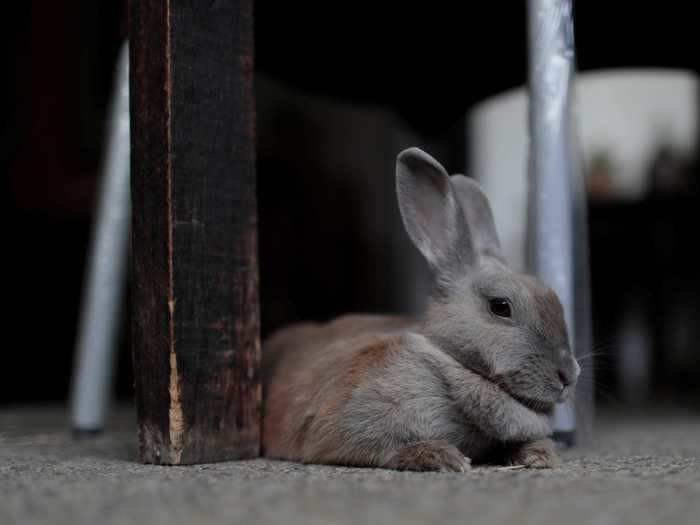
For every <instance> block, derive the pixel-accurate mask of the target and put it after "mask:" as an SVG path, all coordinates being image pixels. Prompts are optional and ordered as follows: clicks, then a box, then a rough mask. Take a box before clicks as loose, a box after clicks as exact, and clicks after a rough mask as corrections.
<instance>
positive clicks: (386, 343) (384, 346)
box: [348, 338, 396, 386]
mask: <svg viewBox="0 0 700 525" xmlns="http://www.w3.org/2000/svg"><path fill="white" fill-rule="evenodd" d="M395 343H396V340H395V339H393V338H377V339H376V340H374V341H371V342H370V343H369V344H368V345H367V346H366V347H364V348H363V349H362V350H360V351H359V352H358V353H357V354H356V355H355V356H354V357H353V358H352V360H351V362H350V370H349V374H348V383H349V384H350V385H351V386H355V385H357V384H358V383H359V382H360V381H362V379H363V378H364V377H365V376H366V375H367V372H368V371H369V370H377V369H378V368H381V367H382V366H383V365H384V364H385V363H386V362H387V360H388V358H389V357H390V356H391V355H392V353H393V352H392V347H394V346H395Z"/></svg>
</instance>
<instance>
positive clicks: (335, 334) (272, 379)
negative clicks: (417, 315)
mask: <svg viewBox="0 0 700 525" xmlns="http://www.w3.org/2000/svg"><path fill="white" fill-rule="evenodd" d="M414 324H415V321H414V320H413V319H410V318H406V317H397V316H380V315H346V316H343V317H339V318H337V319H334V320H332V321H330V322H328V323H302V324H297V325H292V326H290V327H287V328H284V329H282V330H280V331H279V332H277V333H275V334H273V335H272V336H271V337H270V338H268V339H267V340H266V341H265V342H264V344H263V360H264V366H263V370H264V388H265V394H264V395H265V409H264V410H265V416H264V422H263V450H264V453H265V455H266V456H268V457H275V458H284V459H289V460H297V461H307V462H308V461H313V460H314V458H316V457H324V459H325V461H326V462H328V459H329V457H332V456H333V451H334V450H336V449H337V450H340V449H341V448H342V445H343V443H342V439H343V437H342V436H341V435H340V433H339V432H340V428H339V425H338V421H337V420H336V418H337V417H338V416H339V414H340V412H341V410H342V408H343V406H344V404H345V403H346V402H347V401H348V399H349V398H350V396H351V394H352V392H353V390H354V388H355V387H356V385H357V384H358V383H359V382H360V381H362V380H363V379H364V378H365V377H366V376H367V374H369V373H377V372H378V371H380V370H381V369H382V368H383V366H384V364H385V363H387V362H388V361H389V359H390V357H391V356H392V355H396V353H397V352H400V351H401V349H402V346H401V342H400V339H401V336H402V334H403V333H404V332H405V331H407V330H408V329H409V328H410V327H411V326H413V325H414Z"/></svg>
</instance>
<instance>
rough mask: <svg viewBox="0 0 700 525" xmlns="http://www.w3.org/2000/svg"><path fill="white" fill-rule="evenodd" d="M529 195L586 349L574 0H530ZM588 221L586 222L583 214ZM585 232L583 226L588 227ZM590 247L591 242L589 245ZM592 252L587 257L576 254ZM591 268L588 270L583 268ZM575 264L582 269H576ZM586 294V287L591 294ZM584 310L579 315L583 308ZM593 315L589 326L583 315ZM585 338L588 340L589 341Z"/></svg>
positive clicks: (577, 342)
mask: <svg viewBox="0 0 700 525" xmlns="http://www.w3.org/2000/svg"><path fill="white" fill-rule="evenodd" d="M528 34H529V56H530V63H529V82H530V133H531V149H530V162H531V165H530V197H529V205H528V213H529V214H530V216H529V220H528V229H529V232H528V234H529V239H528V241H529V242H528V246H529V254H528V260H529V263H530V266H531V269H532V271H533V272H534V273H535V274H537V275H538V276H540V277H541V278H542V280H543V281H544V282H546V283H547V284H548V285H550V286H551V287H552V288H553V289H554V290H555V291H556V292H557V294H558V295H559V298H560V299H561V302H562V304H563V306H564V312H565V316H566V320H567V324H568V326H569V331H570V334H569V335H570V339H571V343H572V345H573V347H574V352H575V353H576V355H578V356H581V355H583V354H584V353H588V352H589V349H588V348H583V347H582V345H583V344H586V343H585V341H583V340H582V339H581V338H579V335H581V334H584V333H586V334H589V333H590V319H583V317H582V316H581V315H580V313H581V312H580V311H582V310H581V308H582V306H581V304H580V300H581V298H580V294H581V293H582V292H585V293H586V294H587V291H586V290H585V288H586V287H587V282H583V287H584V289H583V290H582V289H581V282H582V281H581V279H584V278H585V280H587V270H586V268H587V250H584V251H583V254H582V250H581V246H579V245H581V244H582V243H584V244H585V243H586V242H587V239H585V238H581V235H582V232H581V227H582V225H583V226H584V227H585V215H584V216H583V218H582V216H581V213H585V207H583V206H581V202H582V198H583V195H582V192H583V185H582V183H581V170H580V168H581V159H580V157H579V152H578V147H577V146H578V144H577V143H576V140H575V136H574V133H573V126H572V121H571V119H572V117H571V115H572V112H571V102H572V80H573V77H574V72H575V62H574V39H573V24H572V13H571V1H570V0H529V1H528ZM582 220H583V221H584V223H581V221H582ZM584 232H585V230H584ZM584 248H585V246H584ZM574 253H576V254H577V257H586V260H585V261H584V264H583V265H582V264H581V261H575V260H574ZM584 270H585V272H586V274H585V276H584V275H583V274H582V272H583V271H584ZM576 272H578V273H579V275H576ZM586 297H587V295H586ZM577 312H578V314H579V315H578V316H577ZM582 322H585V323H588V325H589V326H588V327H585V326H582V325H581V323H582ZM586 346H590V341H589V342H588V344H587V345H586ZM554 429H555V437H556V436H557V435H558V436H559V437H560V438H561V439H562V441H564V442H572V441H573V438H574V432H575V431H576V430H577V421H576V411H575V410H574V407H573V406H565V405H559V406H558V407H557V410H556V412H555V416H554Z"/></svg>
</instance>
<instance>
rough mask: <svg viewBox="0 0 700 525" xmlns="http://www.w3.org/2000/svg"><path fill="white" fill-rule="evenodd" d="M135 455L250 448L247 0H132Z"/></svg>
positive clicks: (217, 455) (197, 457)
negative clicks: (138, 444)
mask: <svg viewBox="0 0 700 525" xmlns="http://www.w3.org/2000/svg"><path fill="white" fill-rule="evenodd" d="M129 17H130V46H131V50H130V60H131V137H132V139H131V141H132V142H131V145H132V161H131V167H132V201H133V202H132V205H133V223H132V224H133V226H132V229H133V233H132V244H133V246H132V250H133V265H132V267H133V276H132V278H133V285H132V344H133V353H134V370H135V378H136V401H137V408H138V421H139V422H138V424H139V435H140V442H141V457H142V460H143V461H144V462H147V463H163V464H173V465H176V464H188V463H201V462H209V461H221V460H226V459H236V458H244V457H254V456H257V455H258V453H259V442H260V402H261V399H260V397H261V388H260V374H259V369H260V365H259V363H260V342H259V313H258V309H259V305H258V263H257V218H256V199H255V109H254V100H253V91H252V76H253V13H252V0H228V1H225V2H223V1H212V0H139V1H135V0H134V1H132V2H131V5H130V14H129Z"/></svg>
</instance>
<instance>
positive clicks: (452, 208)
mask: <svg viewBox="0 0 700 525" xmlns="http://www.w3.org/2000/svg"><path fill="white" fill-rule="evenodd" d="M396 193H397V195H398V199H399V209H400V210H401V216H402V218H403V223H404V226H405V227H406V231H407V232H408V235H409V237H410V238H411V240H412V241H413V244H415V245H416V247H417V248H418V250H419V251H420V252H421V253H422V254H423V256H424V257H425V258H426V259H427V261H428V263H429V264H430V266H431V267H432V268H433V270H434V271H437V272H438V273H440V272H444V271H453V270H456V269H457V268H458V267H460V266H461V267H464V266H468V265H471V264H472V263H473V262H474V253H473V250H472V245H471V242H470V236H469V229H468V226H467V224H466V221H465V217H464V212H463V211H462V209H461V206H460V204H459V199H458V197H457V194H456V193H455V190H454V188H453V187H452V184H451V183H450V176H449V175H448V174H447V172H446V171H445V168H443V167H442V166H441V165H440V163H439V162H438V161H436V160H435V159H434V158H433V157H431V156H430V155H428V154H427V153H425V152H424V151H422V150H420V149H418V148H409V149H407V150H404V151H402V152H401V153H399V156H398V157H397V159H396Z"/></svg>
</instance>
